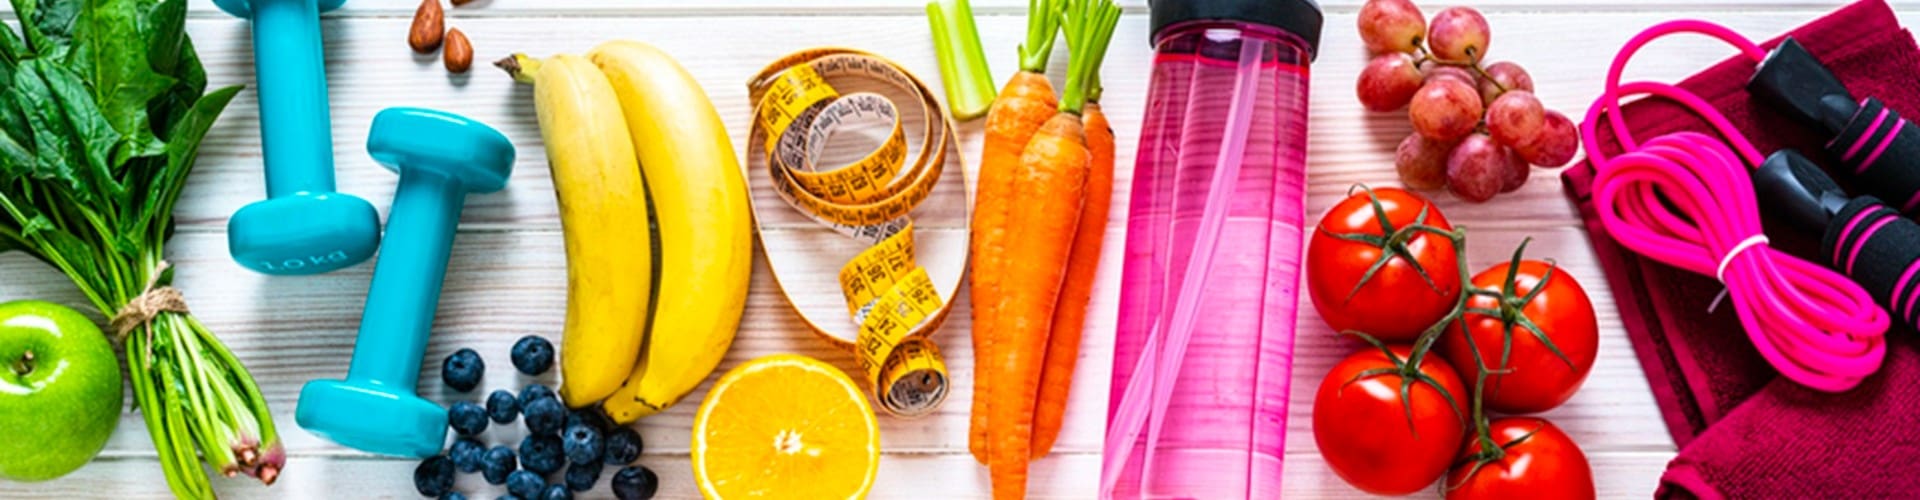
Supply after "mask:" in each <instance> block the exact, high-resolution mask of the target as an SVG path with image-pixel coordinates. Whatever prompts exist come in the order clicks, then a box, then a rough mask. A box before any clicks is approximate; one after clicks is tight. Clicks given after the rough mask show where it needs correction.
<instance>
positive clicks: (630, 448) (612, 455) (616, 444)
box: [601, 427, 646, 465]
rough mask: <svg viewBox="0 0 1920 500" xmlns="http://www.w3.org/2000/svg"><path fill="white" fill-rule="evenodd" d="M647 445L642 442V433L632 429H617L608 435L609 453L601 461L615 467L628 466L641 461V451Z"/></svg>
mask: <svg viewBox="0 0 1920 500" xmlns="http://www.w3.org/2000/svg"><path fill="white" fill-rule="evenodd" d="M645 447H646V443H645V442H644V441H641V440H640V433H638V432H634V430H633V428H632V427H619V428H615V429H614V430H613V431H612V432H611V433H609V434H607V445H606V448H607V452H606V453H605V454H604V455H603V456H602V457H601V460H604V461H606V462H607V463H609V464H613V465H627V464H630V463H633V461H634V460H639V459H640V451H641V450H643V449H645Z"/></svg>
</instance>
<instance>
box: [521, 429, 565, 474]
mask: <svg viewBox="0 0 1920 500" xmlns="http://www.w3.org/2000/svg"><path fill="white" fill-rule="evenodd" d="M562 450H563V446H562V445H561V444H560V438H557V437H553V436H527V437H526V438H525V439H521V440H520V466H521V467H524V468H526V469H527V470H530V471H534V472H538V473H541V474H552V473H554V472H555V471H558V470H560V468H561V467H565V466H566V465H567V455H566V452H565V451H562Z"/></svg>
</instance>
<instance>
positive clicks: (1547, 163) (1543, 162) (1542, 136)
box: [1415, 99, 1580, 167]
mask: <svg viewBox="0 0 1920 500" xmlns="http://www.w3.org/2000/svg"><path fill="white" fill-rule="evenodd" d="M1415 102H1418V100H1417V99H1416V100H1415ZM1514 150H1516V151H1519V152H1520V157H1521V158H1525V159H1526V160H1527V162H1528V163H1532V164H1534V165H1539V166H1542V167H1558V166H1562V165H1566V164H1567V162H1569V161H1573V154H1574V153H1577V152H1579V151H1580V135H1579V133H1578V132H1575V131H1574V128H1573V120H1569V119H1567V115H1563V114H1560V112H1559V111H1548V112H1547V113H1546V119H1545V123H1544V124H1543V126H1542V127H1541V128H1540V132H1539V133H1537V134H1534V135H1532V136H1529V137H1526V138H1525V140H1523V141H1520V143H1518V144H1514Z"/></svg>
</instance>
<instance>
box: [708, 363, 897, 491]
mask: <svg viewBox="0 0 1920 500" xmlns="http://www.w3.org/2000/svg"><path fill="white" fill-rule="evenodd" d="M879 463H880V427H879V422H878V421H877V420H876V419H875V418H874V415H873V407H872V406H869V405H868V404H867V397H866V395H865V394H863V393H861V392H860V389H859V387H857V386H855V385H854V382H853V379H850V378H847V375H846V374H845V373H842V372H841V371H840V370H839V369H838V368H834V367H833V366H832V365H828V364H826V363H823V362H820V361H819V360H815V359H813V358H809V357H805V356H798V355H792V354H778V355H773V356H767V357H763V358H760V359H756V360H753V361H749V362H747V363H746V364H744V365H740V367H738V368H734V369H733V371H729V372H727V374H726V376H723V377H720V382H719V383H716V384H714V386H713V390H712V391H711V392H709V393H707V400H706V401H705V402H703V403H701V404H700V414H699V415H698V416H697V417H695V419H694V423H693V475H694V480H695V481H698V482H699V484H700V492H701V493H702V494H704V495H706V497H707V498H712V499H726V498H764V499H779V498H796V499H841V498H864V497H866V496H867V492H868V491H869V490H872V489H873V478H874V475H875V473H876V472H877V471H878V466H879Z"/></svg>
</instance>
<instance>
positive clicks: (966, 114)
mask: <svg viewBox="0 0 1920 500" xmlns="http://www.w3.org/2000/svg"><path fill="white" fill-rule="evenodd" d="M927 23H928V24H929V25H931V26H932V27H933V46H934V51H935V54H936V55H937V56H938V57H939V59H940V82H941V83H942V84H943V85H944V86H945V87H946V88H947V111H948V112H949V113H952V114H953V118H954V119H956V120H961V121H966V120H972V119H974V118H979V117H981V116H983V115H986V114H987V108H989V107H992V106H993V99H994V96H995V94H994V90H993V75H992V74H991V73H989V72H988V70H987V54H986V52H985V51H983V50H981V49H980V30H979V29H977V28H975V27H974V25H973V7H972V6H971V5H968V2H967V0H933V1H931V2H927Z"/></svg>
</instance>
